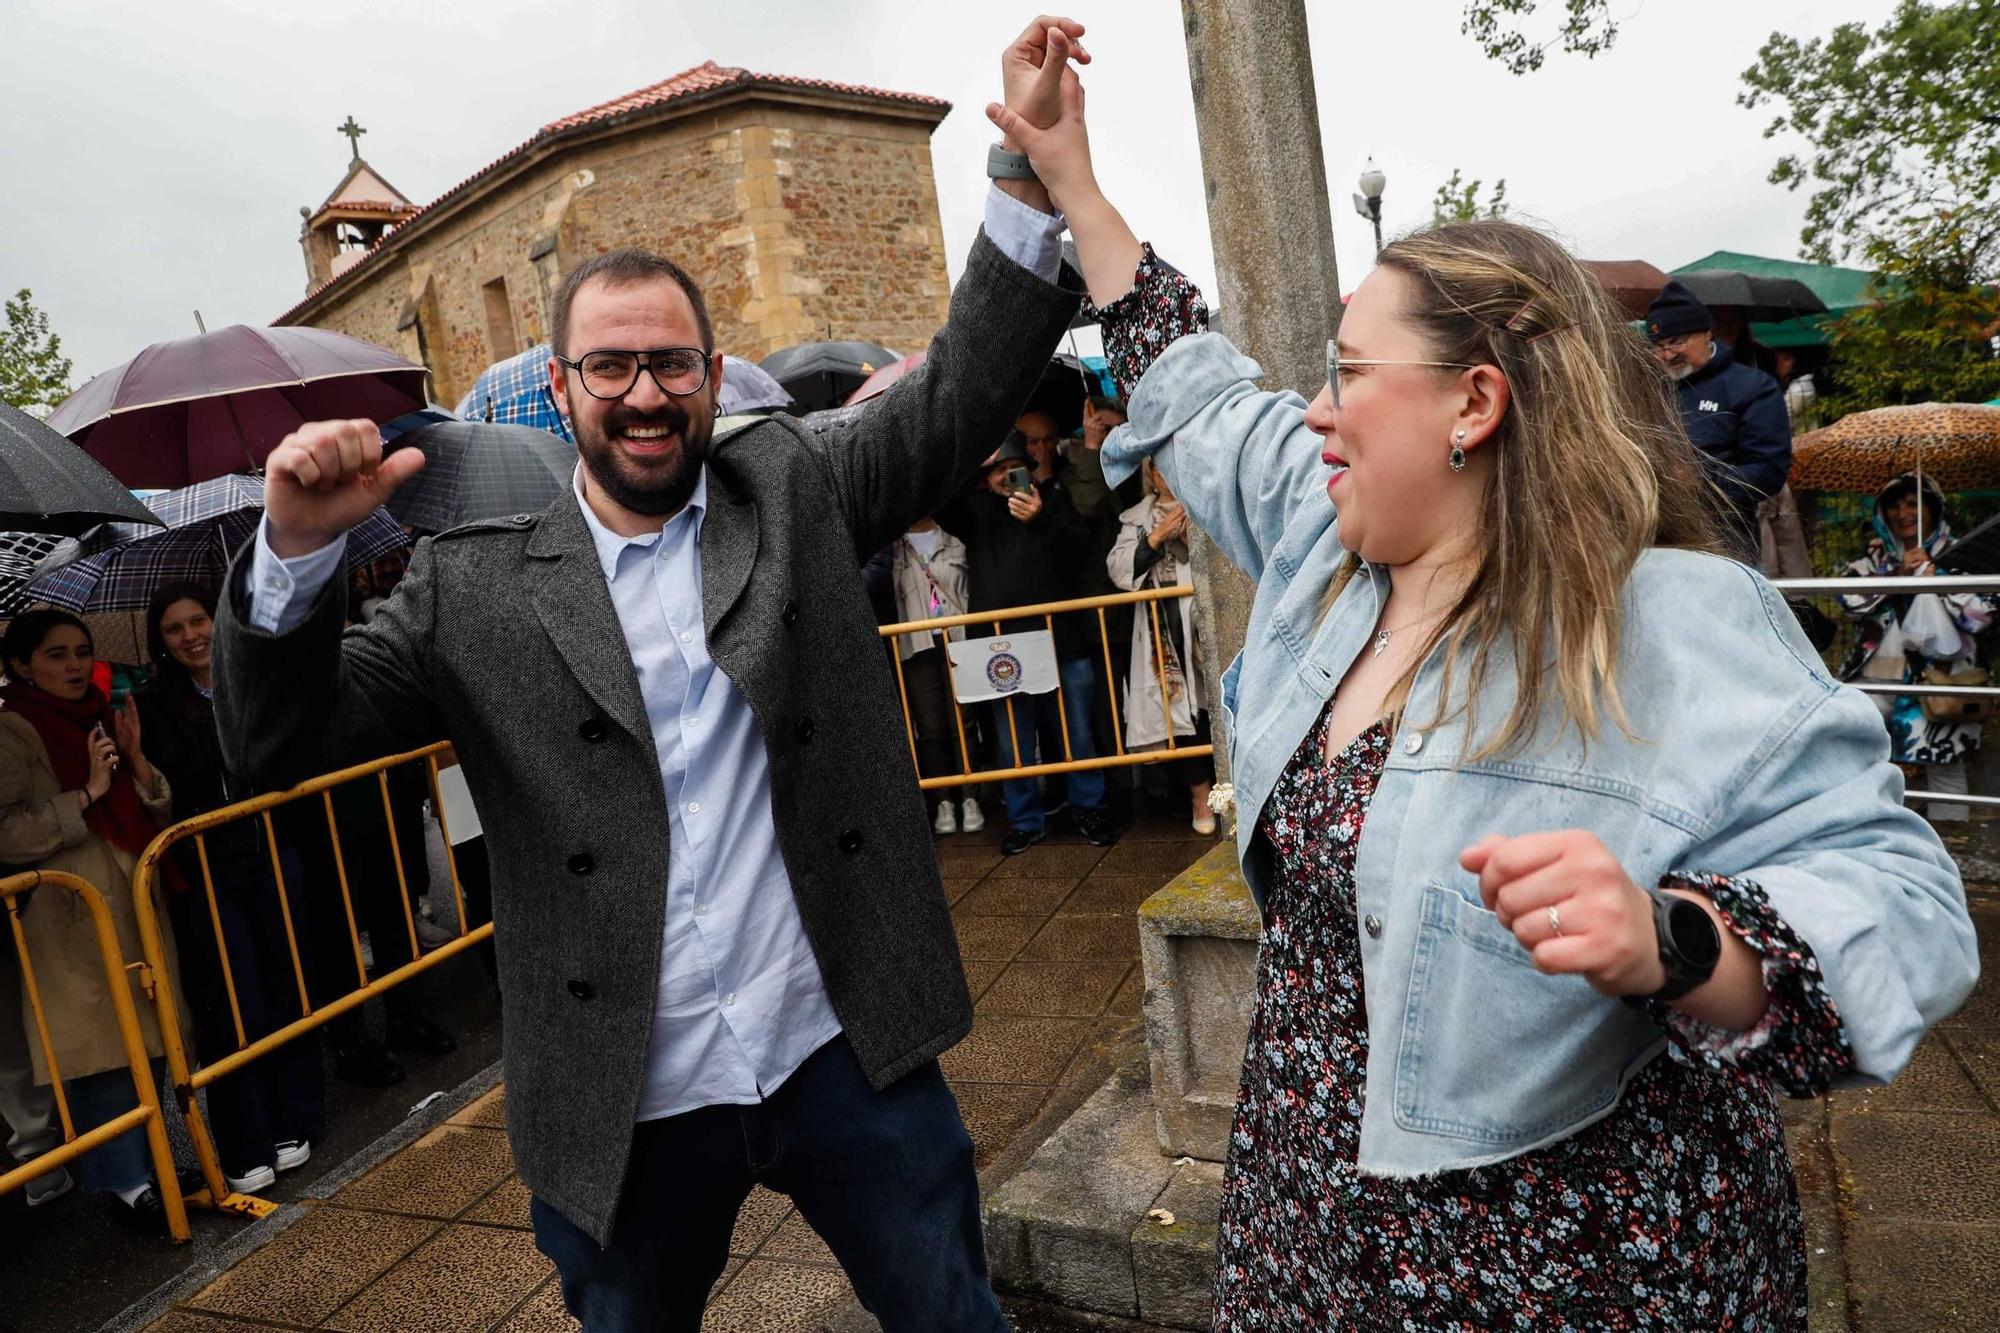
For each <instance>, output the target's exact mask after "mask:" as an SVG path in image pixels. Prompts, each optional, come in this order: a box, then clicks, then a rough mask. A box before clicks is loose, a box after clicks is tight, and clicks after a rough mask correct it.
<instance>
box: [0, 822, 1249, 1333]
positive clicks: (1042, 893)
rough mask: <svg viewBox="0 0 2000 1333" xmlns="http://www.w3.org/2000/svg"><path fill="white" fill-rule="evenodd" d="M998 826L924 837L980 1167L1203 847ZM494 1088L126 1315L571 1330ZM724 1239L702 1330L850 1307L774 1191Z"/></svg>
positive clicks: (1091, 1038) (1138, 984)
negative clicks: (956, 952)
mask: <svg viewBox="0 0 2000 1333" xmlns="http://www.w3.org/2000/svg"><path fill="white" fill-rule="evenodd" d="M995 823H996V824H998V823H999V821H997V820H996V821H995ZM1003 832H1004V830H1003V829H1000V828H997V827H995V828H989V829H988V830H987V831H985V832H982V833H979V834H961V835H956V836H952V837H946V838H941V839H939V840H938V859H939V863H940V867H941V869H942V870H943V874H944V882H945V890H946V893H947V895H948V896H949V897H950V899H951V900H952V903H953V909H952V911H953V917H954V919H955V920H956V922H957V925H958V934H959V943H960V947H961V949H962V950H963V953H964V956H965V967H966V973H967V977H968V980H969V982H970V984H971V989H972V994H973V997H974V999H975V1002H976V1008H975V1017H974V1020H973V1030H972V1034H971V1035H970V1036H969V1037H967V1038H966V1040H965V1041H964V1042H962V1043H961V1044H960V1045H959V1046H957V1047H956V1048H955V1049H953V1050H952V1051H950V1052H949V1053H947V1054H946V1055H945V1056H944V1058H943V1061H942V1063H943V1067H944V1072H945V1075H946V1077H947V1079H948V1080H949V1081H950V1083H951V1086H952V1089H953V1091H954V1093H955V1094H956V1095H957V1097H958V1102H959V1108H960V1110H961V1112H962V1113H963V1115H964V1117H965V1122H966V1126H967V1128H968V1129H969V1130H970V1131H971V1134H972V1138H973V1143H974V1145H975V1148H976V1150H977V1153H978V1158H979V1162H980V1165H981V1166H982V1167H984V1166H986V1165H987V1164H988V1163H990V1162H991V1161H992V1160H993V1159H994V1157H995V1156H996V1154H998V1153H1000V1152H1001V1151H1002V1150H1003V1149H1005V1148H1007V1147H1008V1146H1009V1145H1010V1144H1012V1143H1014V1142H1015V1141H1016V1140H1017V1139H1018V1138H1020V1137H1021V1136H1022V1134H1023V1131H1024V1130H1026V1129H1027V1128H1028V1127H1030V1126H1031V1124H1033V1122H1034V1121H1035V1120H1036V1117H1037V1114H1038V1113H1039V1112H1041V1111H1042V1110H1043V1108H1044V1106H1045V1104H1047V1103H1049V1102H1050V1101H1051V1099H1052V1098H1055V1097H1057V1095H1058V1093H1059V1091H1060V1090H1062V1089H1065V1088H1066V1087H1067V1086H1069V1085H1076V1084H1088V1085H1089V1086H1091V1087H1094V1086H1095V1083H1096V1081H1097V1080H1098V1079H1099V1078H1101V1077H1102V1075H1103V1072H1104V1071H1105V1070H1106V1068H1108V1059H1109V1057H1108V1056H1107V1054H1106V1053H1107V1051H1109V1050H1111V1049H1112V1048H1113V1047H1117V1048H1119V1049H1124V1050H1129V1049H1130V1048H1131V1043H1132V1042H1133V1041H1135V1040H1136V1039H1137V1037H1136V1029H1137V1025H1138V1021H1139V1008H1140V1000H1141V997H1142V994H1143V989H1144V988H1143V982H1142V980H1141V978H1140V975H1139V966H1138V959H1139V940H1138V927H1137V921H1136V916H1135V913H1136V912H1137V909H1138V906H1139V903H1140V902H1141V901H1143V900H1144V899H1145V898H1146V896H1147V895H1149V894H1150V893H1152V892H1153V891H1154V890H1156V889H1158V888H1159V887H1160V886H1161V885H1162V884H1164V883H1166V881H1167V880H1169V879H1171V878H1172V877H1173V876H1174V875H1176V874H1178V873H1180V871H1181V870H1183V869H1185V868H1186V867H1187V866H1188V865H1189V864H1191V863H1192V862H1193V861H1194V860H1195V859H1196V858H1197V857H1199V856H1200V855H1201V854H1202V853H1203V852H1204V851H1206V850H1207V849H1208V848H1209V847H1211V846H1213V845H1214V844H1213V840H1212V839H1208V838H1202V837H1200V836H1199V835H1196V834H1195V833H1193V832H1192V830H1190V829H1189V828H1188V827H1187V825H1186V824H1185V823H1175V822H1169V821H1166V820H1151V819H1142V820H1140V821H1138V822H1136V823H1135V824H1134V825H1133V826H1131V827H1130V828H1128V829H1127V830H1126V832H1125V834H1124V835H1123V836H1122V837H1121V838H1120V840H1119V842H1118V843H1117V845H1115V846H1113V847H1110V848H1096V847H1091V846H1089V845H1087V844H1085V843H1083V842H1081V841H1080V840H1077V839H1075V838H1062V837H1052V838H1051V839H1050V841H1049V842H1047V843H1045V844H1042V845H1040V846H1037V847H1034V848H1031V849H1029V850H1028V851H1027V852H1025V853H1024V854H1022V855H1020V856H1016V857H1002V856H1001V855H1000V852H999V841H1000V837H1001V834H1002V833H1003ZM1086 1090H1087V1089H1086ZM505 1096H506V1092H505V1089H504V1088H500V1087H495V1088H493V1089H492V1090H491V1091H489V1092H486V1093H484V1094H482V1095H480V1096H479V1097H477V1098H476V1099H475V1100H473V1101H472V1102H471V1103H470V1104H468V1105H466V1106H465V1107H464V1108H463V1109H461V1110H459V1111H457V1112H456V1113H455V1114H453V1115H451V1116H450V1117H449V1118H448V1119H447V1120H445V1121H444V1122H443V1123H441V1124H438V1125H436V1126H435V1127H433V1128H430V1129H429V1130H428V1131H427V1132H425V1133H423V1134H422V1135H421V1136H420V1137H418V1138H417V1139H415V1141H414V1142H411V1143H409V1144H407V1145H406V1146H402V1147H400V1148H399V1149H398V1150H396V1151H394V1152H392V1153H390V1154H388V1155H387V1156H384V1157H381V1158H380V1160H379V1161H378V1162H376V1164H374V1165H372V1166H370V1167H369V1168H368V1169H366V1170H364V1171H362V1172H360V1173H359V1174H358V1175H357V1176H355V1178H353V1179H351V1180H341V1179H338V1178H336V1179H335V1180H333V1181H332V1183H331V1186H330V1187H327V1188H321V1189H317V1190H308V1191H307V1193H308V1194H309V1195H311V1194H318V1195H321V1196H323V1197H306V1198H304V1199H303V1200H302V1202H301V1205H300V1206H299V1207H297V1208H295V1209H292V1210H288V1212H287V1213H284V1214H280V1215H278V1216H277V1217H275V1218H273V1219H272V1220H271V1221H270V1222H267V1223H263V1224H260V1227H262V1228H268V1229H270V1230H271V1231H272V1232H273V1235H272V1238H271V1239H270V1240H269V1241H268V1242H267V1243H265V1244H263V1245H262V1246H261V1248H258V1249H255V1250H254V1251H252V1252H250V1253H248V1254H245V1255H243V1256H242V1257H240V1258H236V1257H235V1256H233V1255H230V1256H223V1262H224V1263H227V1264H228V1266H227V1267H226V1268H223V1267H222V1264H221V1263H217V1262H215V1261H213V1260H211V1261H210V1262H209V1263H208V1264H207V1265H206V1268H207V1269H209V1270H214V1269H221V1271H219V1272H216V1273H214V1275H213V1276H212V1278H209V1279H207V1280H204V1278H203V1276H202V1274H203V1271H204V1269H203V1266H200V1265H197V1266H196V1269H195V1271H196V1273H197V1276H196V1277H195V1278H194V1280H193V1281H190V1282H186V1283H184V1284H183V1289H182V1290H178V1291H174V1292H172V1293H170V1298H171V1300H172V1308H170V1309H167V1310H166V1311H165V1312H164V1313H159V1311H158V1310H157V1309H156V1310H154V1311H152V1312H151V1313H158V1314H159V1317H158V1318H157V1320H154V1321H152V1322H150V1323H149V1324H145V1325H144V1326H148V1327H150V1328H153V1329H157V1330H162V1331H163V1333H226V1331H229V1330H247V1329H250V1328H258V1329H270V1328H274V1327H275V1328H287V1329H308V1328H328V1329H343V1330H349V1331H350V1333H371V1331H372V1330H378V1329H380V1330H388V1329H409V1328H418V1327H421V1328H424V1329H426V1330H427V1333H452V1331H456V1330H463V1331H465V1333H472V1331H473V1330H486V1329H504V1330H508V1331H509V1333H525V1331H526V1330H540V1329H572V1328H575V1327H576V1325H575V1324H574V1322H573V1321H571V1320H570V1319H569V1317H568V1316H567V1315H566V1314H565V1313H564V1312H563V1307H562V1295H561V1292H560V1289H559V1288H558V1286H557V1284H556V1282H555V1280H554V1274H553V1270H552V1269H551V1268H550V1266H549V1264H548V1262H547V1261H546V1260H545V1259H544V1258H543V1257H542V1256H541V1255H540V1253H539V1252H537V1251H536V1249H535V1245H534V1237H533V1234H532V1232H531V1231H530V1229H529V1226H530V1224H529V1220H528V1194H527V1191H526V1189H524V1188H523V1187H522V1186H521V1184H520V1182H519V1181H518V1180H517V1179H516V1178H515V1177H514V1175H513V1171H512V1164H511V1160H510V1157H509V1154H508V1150H507V1142H506V1135H505V1132H504V1099H505ZM206 1221H207V1222H208V1223H209V1224H210V1225H216V1224H221V1225H225V1226H228V1227H232V1228H235V1229H236V1230H237V1231H240V1232H245V1233H248V1232H250V1231H253V1230H255V1229H256V1228H247V1227H245V1226H244V1224H242V1223H240V1222H224V1221H223V1219H218V1218H213V1217H210V1218H208V1219H206ZM287 1223H289V1225H287ZM279 1228H282V1230H280V1229H279ZM245 1239H248V1235H247V1234H246V1236H245ZM730 1251H731V1258H730V1262H729V1267H728V1269H727V1270H726V1271H725V1273H724V1276H723V1279H722V1281H721V1282H720V1283H719V1284H718V1285H717V1288H716V1291H715V1294H714V1296H713V1297H712V1298H711V1302H710V1306H709V1313H708V1318H707V1320H706V1322H705V1324H704V1328H705V1329H708V1330H717V1331H718V1333H720V1331H724V1330H727V1331H734V1330H746V1331H748V1330H755V1333H782V1331H783V1330H791V1329H799V1330H807V1329H816V1328H820V1327H822V1326H825V1325H826V1324H827V1323H828V1322H829V1321H831V1320H833V1319H835V1318H836V1317H837V1316H838V1315H840V1314H841V1312H843V1311H849V1312H851V1307H852V1305H853V1297H852V1291H851V1289H850V1288H849V1287H848V1284H847V1281H846V1279H845V1277H843V1276H842V1274H841V1272H840V1269H839V1268H838V1266H837V1265H835V1263H834V1261H833V1256H832V1255H831V1254H830V1253H829V1252H828V1250H827V1249H826V1246H825V1244H824V1243H823V1242H821V1241H820V1239H819V1238H818V1236H816V1235H814V1234H813V1232H812V1230H811V1229H810V1228H809V1227H807V1226H806V1225H805V1223H804V1221H803V1220H802V1219H801V1218H800V1217H799V1216H798V1215H797V1213H796V1212H795V1211H794V1210H793V1209H792V1208H791V1206H790V1204H789V1203H788V1202H787V1201H786V1200H785V1199H784V1198H782V1197H781V1196H778V1195H774V1194H771V1193H768V1192H766V1191H762V1190H759V1191H758V1192H756V1193H755V1194H753V1195H752V1196H751V1198H750V1200H749V1202H748V1203H747V1204H746V1205H745V1206H744V1209H743V1212H742V1214H741V1216H740V1217H739V1218H738V1220H737V1225H736V1231H735V1236H734V1238H733V1240H732V1241H731V1244H730ZM169 1253H171V1252H169ZM185 1260H186V1256H185V1253H184V1252H183V1253H182V1255H181V1263H182V1264H185ZM230 1260H233V1262H230ZM138 1294H140V1293H134V1295H135V1296H136V1295H138ZM57 1326H58V1325H56V1324H53V1323H50V1324H36V1325H32V1326H30V1325H23V1328H24V1330H25V1329H27V1328H29V1327H35V1328H41V1327H49V1328H54V1327H57ZM75 1326H76V1325H74V1324H72V1325H68V1327H75ZM134 1326H140V1325H138V1324H136V1323H135V1325H134ZM861 1326H862V1327H866V1326H867V1325H866V1323H865V1322H863V1323H862V1325H861Z"/></svg>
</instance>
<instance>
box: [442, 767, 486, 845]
mask: <svg viewBox="0 0 2000 1333" xmlns="http://www.w3.org/2000/svg"><path fill="white" fill-rule="evenodd" d="M438 793H439V794H440V795H441V796H443V797H444V822H445V825H446V827H448V828H449V829H450V830H451V845H452V846H454V847H456V846H458V844H460V843H462V842H470V841H471V840H472V839H474V838H478V837H483V836H484V835H485V830H484V829H483V828H481V827H480V823H479V811H478V810H477V809H475V808H474V807H473V804H472V789H471V788H469V787H467V786H466V785H465V773H464V772H463V771H462V770H461V769H460V768H459V766H458V765H457V764H453V765H452V766H451V767H450V768H441V769H439V770H438Z"/></svg>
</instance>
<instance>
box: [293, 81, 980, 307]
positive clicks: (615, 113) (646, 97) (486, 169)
mask: <svg viewBox="0 0 2000 1333" xmlns="http://www.w3.org/2000/svg"><path fill="white" fill-rule="evenodd" d="M736 84H777V85H779V86H781V87H786V88H799V89H819V90H822V91H825V92H832V93H845V94H848V95H850V96H859V97H871V98H880V99H884V100H887V101H892V102H903V103H907V104H909V105H913V106H926V107H936V108H938V109H939V110H940V112H941V113H942V112H944V111H949V110H950V109H951V103H950V102H948V101H946V100H945V99H943V98H941V97H927V96H925V95H923V94H922V93H899V92H892V91H890V90H888V89H886V88H870V87H868V86H866V85H864V84H858V83H836V82H833V81H831V80H828V79H806V78H799V77H797V76H795V75H790V74H758V73H754V72H753V71H750V70H747V69H741V68H738V67H736V66H734V65H718V64H716V63H715V62H714V61H713V60H705V61H703V62H702V63H701V64H699V65H696V66H695V67H694V68H693V69H689V70H683V71H682V72H681V73H679V74H676V75H674V76H673V77H672V78H670V79H662V80H661V81H660V82H658V83H655V84H652V85H650V86H649V87H645V88H641V89H639V90H638V91H636V92H630V93H627V94H625V96H623V97H617V98H613V99H612V100H611V101H609V102H601V103H599V104H598V105H596V106H593V107H588V108H586V109H584V110H582V111H579V112H577V113H576V114H575V115H571V116H564V117H563V118H562V119H561V120H552V121H550V122H549V123H548V124H546V125H544V126H542V128H541V129H540V130H538V131H537V132H536V133H535V135H534V137H533V138H531V139H529V140H528V141H527V142H525V143H523V144H521V145H520V146H519V147H518V148H515V149H513V150H512V151H510V152H507V153H504V154H502V155H501V156H500V157H497V158H495V159H494V160H493V161H491V162H489V163H487V164H486V165H485V166H483V167H481V168H480V169H479V170H478V171H475V172H473V173H472V174H471V175H470V176H467V177H466V178H465V179H464V180H462V181H460V182H459V183H458V184H456V185H454V186H452V187H451V188H450V189H449V190H446V191H445V192H444V193H443V194H441V195H439V196H438V197H437V198H435V199H433V200H431V202H430V203H428V204H425V205H424V206H423V207H422V208H419V209H418V210H417V211H416V212H414V213H412V214H411V215H410V216H409V217H407V218H405V219H403V221H402V222H401V223H400V224H399V225H398V226H397V228H396V229H395V230H394V231H391V232H390V233H389V234H388V235H386V236H384V237H383V238H382V240H380V241H377V242H376V243H375V245H374V247H373V248H372V249H371V250H369V252H368V253H367V254H366V255H364V256H363V257H362V258H361V261H360V262H359V263H356V264H354V265H353V266H351V267H350V268H347V269H345V270H343V271H342V272H340V273H338V274H336V275H335V276H334V277H332V278H331V279H329V280H327V281H326V282H323V283H321V284H320V285H319V286H317V287H315V288H313V289H312V290H311V291H310V292H307V293H306V295H305V298H304V299H303V300H301V301H300V302H298V304H297V305H294V306H293V307H292V308H291V309H289V310H287V311H285V313H284V314H282V315H279V316H278V317H277V318H276V319H275V320H273V321H272V323H273V324H283V323H284V322H285V321H286V320H288V319H290V318H291V317H292V316H293V315H295V314H297V313H298V312H299V310H301V309H302V308H304V307H305V306H307V305H309V304H311V303H312V302H313V301H314V300H316V299H317V298H319V297H320V296H322V295H324V294H325V293H326V292H327V291H329V290H331V289H332V288H334V287H337V286H339V285H340V284H341V283H343V282H347V281H349V280H351V279H352V278H353V277H354V275H355V274H356V273H359V272H362V271H364V270H366V269H368V268H369V267H370V266H371V265H372V262H373V261H374V259H375V257H376V255H377V254H379V253H380V252H381V250H382V247H383V246H384V245H385V244H386V243H388V241H389V240H391V239H392V238H394V237H396V236H399V235H401V234H402V231H403V230H404V228H407V227H408V226H410V225H411V224H412V223H413V222H415V221H416V220H417V219H419V218H421V217H423V216H424V215H425V214H427V213H429V212H431V211H433V210H434V209H436V208H437V207H438V206H439V205H441V204H444V203H447V202H449V201H451V200H452V199H455V198H457V197H458V196H459V195H461V194H463V193H464V192H465V191H466V190H468V189H470V188H472V186H474V185H476V184H478V183H479V182H480V181H482V180H484V179H485V178H486V177H488V176H490V175H492V174H493V173H494V172H496V171H498V170H499V169H500V168H502V167H504V166H506V165H507V164H508V163H510V162H512V161H514V159H516V158H518V157H520V156H521V155H522V154H524V153H526V152H527V151H528V150H529V149H531V148H535V147H538V146H540V145H541V144H543V143H546V142H547V141H548V140H550V139H554V138H556V137H558V136H560V135H564V134H568V133H570V132H572V131H574V130H578V129H581V128H583V127H585V126H589V125H594V124H597V123H599V122H602V121H608V120H615V119H617V118H618V117H620V116H624V115H629V114H631V113H633V112H637V111H646V110H650V109H652V108H655V107H660V106H665V105H666V104H668V103H670V102H676V101H679V100H680V99H682V98H686V97H697V96H700V95H701V94H704V93H713V92H718V91H720V90H722V89H725V88H728V87H731V86H733V85H736ZM345 206H346V207H355V206H356V205H345ZM393 207H395V206H394V205H384V208H385V209H388V208H393ZM321 208H322V211H324V209H325V205H322V206H321Z"/></svg>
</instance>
